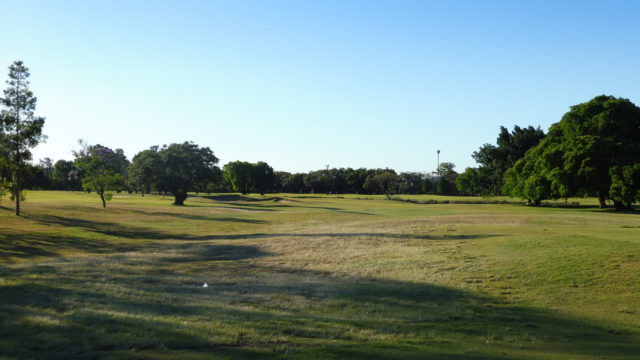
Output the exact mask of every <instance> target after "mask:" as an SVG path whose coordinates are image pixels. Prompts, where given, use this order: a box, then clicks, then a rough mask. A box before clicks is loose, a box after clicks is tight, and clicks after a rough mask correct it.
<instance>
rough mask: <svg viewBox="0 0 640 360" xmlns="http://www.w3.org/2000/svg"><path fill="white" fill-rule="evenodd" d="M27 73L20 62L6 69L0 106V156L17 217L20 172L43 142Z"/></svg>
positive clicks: (20, 186)
mask: <svg viewBox="0 0 640 360" xmlns="http://www.w3.org/2000/svg"><path fill="white" fill-rule="evenodd" d="M29 76H30V73H29V69H28V68H27V67H26V66H24V63H23V62H22V61H15V62H14V63H13V64H12V65H11V66H9V80H7V84H8V85H9V86H8V87H7V89H5V90H4V97H3V98H2V99H0V103H1V104H2V105H3V107H4V109H3V110H2V111H0V156H2V157H5V159H6V161H5V165H6V166H7V167H8V171H9V173H10V174H11V177H12V179H11V182H12V184H11V188H12V195H13V197H14V198H15V201H16V215H17V216H20V201H21V200H22V199H23V195H22V194H21V190H22V172H23V170H24V168H25V165H26V164H27V162H28V161H29V160H31V151H30V150H29V149H30V148H33V147H35V146H36V145H38V143H40V142H42V141H44V140H46V136H44V135H43V134H42V127H43V126H44V118H43V117H39V116H35V110H36V103H37V98H36V97H35V96H34V95H33V93H32V92H31V91H30V90H29V80H28V79H29Z"/></svg>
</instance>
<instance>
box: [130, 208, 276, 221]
mask: <svg viewBox="0 0 640 360" xmlns="http://www.w3.org/2000/svg"><path fill="white" fill-rule="evenodd" d="M121 211H123V212H130V213H133V214H139V215H145V216H154V217H155V216H165V217H173V218H177V219H184V220H201V221H216V222H238V223H245V224H267V223H268V221H266V220H258V219H244V218H238V217H230V216H225V217H218V216H215V215H210V216H204V215H197V214H185V213H177V212H175V213H174V212H168V211H153V210H134V209H121Z"/></svg>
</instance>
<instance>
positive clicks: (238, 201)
mask: <svg viewBox="0 0 640 360" xmlns="http://www.w3.org/2000/svg"><path fill="white" fill-rule="evenodd" d="M202 197H203V198H205V199H209V200H214V201H219V202H222V203H224V204H225V205H227V206H226V208H232V209H238V210H248V211H277V210H278V209H286V208H301V209H318V210H329V211H335V212H340V213H345V214H355V215H377V214H373V213H367V212H357V211H351V210H346V209H342V208H336V207H323V206H303V205H291V204H283V203H282V202H281V201H282V200H287V201H288V202H294V203H297V202H298V201H296V200H288V199H283V198H280V197H277V196H275V197H265V198H259V199H257V198H253V197H249V196H244V195H217V196H202Z"/></svg>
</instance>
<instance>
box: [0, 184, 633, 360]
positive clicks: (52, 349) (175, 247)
mask: <svg viewBox="0 0 640 360" xmlns="http://www.w3.org/2000/svg"><path fill="white" fill-rule="evenodd" d="M171 202H172V199H170V198H162V197H159V196H145V197H144V198H142V197H139V196H135V195H125V194H118V195H116V196H114V200H113V201H112V202H110V203H109V204H108V205H107V206H108V207H107V208H106V209H102V208H101V205H100V203H99V199H98V198H97V196H96V195H92V194H84V193H65V192H30V193H29V194H28V201H27V202H25V203H24V205H23V206H24V207H23V211H24V216H23V217H20V218H16V217H15V216H13V215H12V208H11V207H10V203H9V202H8V201H7V200H3V202H2V207H0V358H6V359H19V358H20V359H21V358H61V359H62V358H77V357H80V358H144V359H149V358H151V359H153V358H158V359H170V358H177V357H180V358H185V359H189V358H193V359H204V358H269V357H274V358H336V359H338V358H366V359H385V358H402V359H406V358H429V359H449V358H454V359H483V358H485V359H603V358H606V359H637V358H638V354H640V216H639V215H636V214H618V213H613V212H608V211H599V210H596V209H592V208H583V209H566V208H530V207H524V206H519V205H513V204H430V205H421V204H412V203H406V202H399V201H389V200H382V199H379V200H378V199H376V200H358V199H354V198H349V197H346V198H337V197H327V196H316V197H314V196H308V195H307V196H297V195H287V194H282V195H274V196H266V197H261V196H239V195H217V196H200V197H195V196H194V197H191V198H189V199H188V200H187V202H186V204H187V206H184V207H175V206H171V205H170V204H171ZM205 282H206V283H207V285H208V287H203V284H204V283H205Z"/></svg>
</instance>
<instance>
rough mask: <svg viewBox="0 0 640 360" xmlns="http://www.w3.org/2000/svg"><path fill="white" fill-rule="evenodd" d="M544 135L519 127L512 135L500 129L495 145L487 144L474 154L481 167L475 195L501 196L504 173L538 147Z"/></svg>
mask: <svg viewBox="0 0 640 360" xmlns="http://www.w3.org/2000/svg"><path fill="white" fill-rule="evenodd" d="M544 136H545V135H544V132H543V131H542V130H540V128H539V127H538V128H534V127H533V126H529V127H526V128H521V127H519V126H517V125H516V126H514V127H513V131H512V132H511V133H509V130H507V128H505V127H504V126H501V127H500V133H499V134H498V139H497V140H496V145H492V144H484V145H482V146H481V147H480V149H478V151H475V152H474V153H473V155H472V157H473V158H474V160H475V161H476V162H477V163H478V164H480V166H479V167H478V169H477V181H478V187H477V189H476V191H477V193H476V194H477V195H500V194H501V192H502V187H503V185H504V173H505V172H506V171H507V170H508V169H509V168H511V167H513V165H515V163H516V161H518V160H519V159H520V158H522V157H523V156H524V154H525V153H526V152H527V150H529V149H531V148H532V147H534V146H536V145H538V143H539V142H540V140H541V139H543V138H544ZM474 195H475V194H474Z"/></svg>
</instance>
